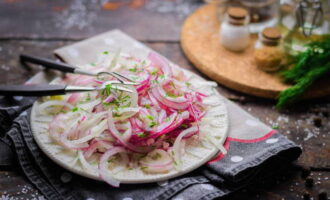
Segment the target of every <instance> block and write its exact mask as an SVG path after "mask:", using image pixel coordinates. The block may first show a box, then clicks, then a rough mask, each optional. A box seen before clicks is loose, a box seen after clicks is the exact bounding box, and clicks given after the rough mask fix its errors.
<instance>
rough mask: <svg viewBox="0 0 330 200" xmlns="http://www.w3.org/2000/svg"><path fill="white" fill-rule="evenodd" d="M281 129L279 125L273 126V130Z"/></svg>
mask: <svg viewBox="0 0 330 200" xmlns="http://www.w3.org/2000/svg"><path fill="white" fill-rule="evenodd" d="M279 128H280V127H279V126H278V125H273V126H272V129H279Z"/></svg>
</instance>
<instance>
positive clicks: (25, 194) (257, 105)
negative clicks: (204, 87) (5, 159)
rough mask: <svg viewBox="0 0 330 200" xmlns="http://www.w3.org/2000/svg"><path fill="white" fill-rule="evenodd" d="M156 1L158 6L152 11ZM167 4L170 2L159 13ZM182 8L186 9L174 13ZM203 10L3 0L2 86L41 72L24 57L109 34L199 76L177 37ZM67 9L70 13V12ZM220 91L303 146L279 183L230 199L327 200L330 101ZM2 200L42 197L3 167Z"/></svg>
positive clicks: (187, 4) (189, 4) (175, 0)
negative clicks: (305, 170) (278, 105)
mask: <svg viewBox="0 0 330 200" xmlns="http://www.w3.org/2000/svg"><path fill="white" fill-rule="evenodd" d="M90 2H93V3H90ZM127 2H128V1H127ZM157 3H158V8H156V10H152V9H151V8H154V7H152V6H155V5H156V4H157ZM164 3H167V4H166V6H165V7H162V6H163V5H164ZM179 3H181V4H182V5H184V6H182V5H181V4H180V5H181V7H180V6H179V8H173V7H171V6H173V5H174V6H175V5H176V6H177V5H179ZM150 4H155V5H152V6H151V5H150ZM200 4H201V2H200V1H197V0H194V1H193V0H151V1H146V4H145V5H141V7H138V8H136V7H134V6H133V5H130V4H127V5H123V6H121V7H119V8H113V7H111V6H112V5H107V6H108V7H107V6H105V7H106V8H107V9H104V8H103V7H104V5H103V6H102V3H100V1H76V0H72V1H64V0H62V1H43V0H0V27H1V28H0V83H1V84H9V83H17V84H19V83H23V82H24V81H26V80H27V79H28V78H30V77H31V76H33V75H34V74H35V73H37V72H38V71H39V70H40V69H39V68H32V69H26V68H24V67H22V66H21V65H20V64H19V62H18V55H19V54H20V53H21V52H26V53H31V54H34V55H40V56H47V57H52V55H51V52H52V50H53V49H55V48H57V47H60V46H63V45H66V44H70V43H73V42H75V41H76V40H78V39H83V38H86V37H88V36H92V35H95V34H98V33H100V32H102V31H106V30H109V29H111V28H120V29H122V30H124V31H126V32H128V33H129V34H131V35H133V36H134V37H136V38H138V39H139V40H140V41H142V42H144V43H145V44H146V45H148V46H149V47H151V48H153V49H155V50H156V51H158V52H160V53H161V54H163V55H164V56H166V57H168V58H169V59H170V60H172V61H173V62H175V63H177V64H179V65H180V66H182V67H184V68H186V69H190V70H192V71H195V72H197V73H199V72H198V71H197V69H196V68H194V67H193V65H192V64H191V63H189V61H188V60H187V59H186V57H185V56H184V54H183V53H182V50H181V48H180V44H179V35H180V33H179V31H180V28H181V27H180V26H181V24H182V22H183V20H184V17H185V16H186V15H187V14H188V13H189V12H192V10H193V9H194V8H196V7H197V6H199V5H200ZM83 8H84V9H83ZM109 8H111V9H109ZM159 8H162V9H159ZM69 11H70V12H73V13H72V14H65V13H67V12H69ZM81 12H82V13H84V15H83V16H84V17H86V16H96V17H95V19H93V20H91V21H88V19H89V18H88V17H86V18H84V17H79V16H80V14H79V13H81ZM62 14H63V16H62ZM59 16H62V18H60V17H59ZM137 16H139V17H137ZM65 18H68V19H75V20H73V21H79V19H82V21H85V22H84V23H86V24H87V25H84V24H79V23H82V22H79V23H78V24H75V23H76V22H70V23H69V22H68V21H66V20H65ZM76 18H78V19H76ZM56 24H57V25H56ZM64 26H65V27H64ZM199 74H200V73H199ZM219 91H220V92H221V93H222V94H223V95H225V96H226V97H227V98H229V99H231V100H233V101H235V102H237V103H238V104H239V105H240V106H241V107H242V108H243V109H245V110H246V111H248V112H249V113H251V114H252V115H254V116H256V117H258V118H259V119H260V120H261V121H263V122H265V123H266V124H269V125H271V126H274V127H277V128H278V129H279V130H280V131H281V132H282V133H283V134H285V135H287V136H288V137H289V138H290V139H291V140H293V141H295V142H296V143H298V144H300V145H301V146H302V147H303V154H302V156H301V157H300V158H299V160H298V161H297V162H296V163H295V166H292V168H290V169H288V171H287V174H286V175H284V176H283V177H276V178H274V180H273V181H272V182H271V183H267V184H260V185H256V186H255V185H253V186H251V187H250V188H247V189H245V190H243V191H239V192H237V193H235V194H233V195H231V196H229V197H228V199H234V200H236V199H237V200H239V199H247V200H249V199H266V200H274V199H275V200H276V199H287V200H291V199H303V195H304V194H305V193H306V192H308V193H310V194H311V196H312V197H314V199H318V198H317V196H318V193H319V191H320V190H321V189H324V190H326V191H327V192H328V195H330V123H329V115H330V103H329V102H330V101H329V100H330V98H329V97H325V98H322V99H317V100H313V101H304V102H300V103H297V104H296V105H295V107H293V108H291V109H288V110H284V111H281V112H279V111H278V110H276V109H275V108H274V103H275V101H273V100H266V99H262V98H257V97H252V96H248V95H244V94H241V93H238V92H235V91H233V90H230V89H227V88H225V87H223V86H219ZM301 166H304V167H311V169H312V174H311V176H312V178H313V179H314V181H315V185H314V187H312V188H310V189H308V188H306V187H305V180H304V179H303V178H301V171H302V170H300V168H301ZM2 197H8V198H10V197H11V198H13V199H38V198H39V199H40V198H42V196H41V194H40V193H38V191H37V190H36V189H35V188H34V187H33V186H32V185H31V184H29V183H28V181H27V180H26V179H25V178H24V176H23V175H22V174H21V173H20V172H19V170H18V169H12V168H8V167H3V166H0V199H4V198H2Z"/></svg>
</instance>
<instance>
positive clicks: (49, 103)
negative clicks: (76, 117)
mask: <svg viewBox="0 0 330 200" xmlns="http://www.w3.org/2000/svg"><path fill="white" fill-rule="evenodd" d="M54 106H57V107H60V109H62V108H63V107H67V108H69V109H72V108H73V106H72V105H71V104H69V103H67V102H65V101H55V100H54V101H46V102H44V103H42V104H40V105H39V106H38V109H37V113H39V114H49V111H47V109H48V108H49V107H54ZM57 109H58V108H57ZM56 111H59V110H56V109H55V110H53V111H52V112H51V113H53V112H56Z"/></svg>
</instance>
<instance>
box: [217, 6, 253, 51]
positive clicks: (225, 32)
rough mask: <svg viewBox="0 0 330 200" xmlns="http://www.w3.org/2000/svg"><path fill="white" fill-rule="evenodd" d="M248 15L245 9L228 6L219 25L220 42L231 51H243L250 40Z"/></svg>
mask: <svg viewBox="0 0 330 200" xmlns="http://www.w3.org/2000/svg"><path fill="white" fill-rule="evenodd" d="M248 23H249V16H248V12H247V10H245V9H244V8H239V7H231V8H228V11H227V13H226V15H225V17H224V20H223V22H222V24H221V27H220V41H221V44H222V45H223V46H224V47H225V48H227V49H228V50H231V51H243V50H244V49H245V48H246V47H247V46H248V45H249V42H250V32H249V27H248Z"/></svg>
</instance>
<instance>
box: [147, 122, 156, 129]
mask: <svg viewBox="0 0 330 200" xmlns="http://www.w3.org/2000/svg"><path fill="white" fill-rule="evenodd" d="M156 125H157V123H156V122H150V123H149V127H150V128H152V127H154V126H156Z"/></svg>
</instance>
